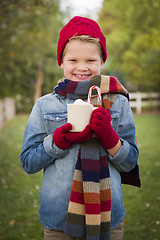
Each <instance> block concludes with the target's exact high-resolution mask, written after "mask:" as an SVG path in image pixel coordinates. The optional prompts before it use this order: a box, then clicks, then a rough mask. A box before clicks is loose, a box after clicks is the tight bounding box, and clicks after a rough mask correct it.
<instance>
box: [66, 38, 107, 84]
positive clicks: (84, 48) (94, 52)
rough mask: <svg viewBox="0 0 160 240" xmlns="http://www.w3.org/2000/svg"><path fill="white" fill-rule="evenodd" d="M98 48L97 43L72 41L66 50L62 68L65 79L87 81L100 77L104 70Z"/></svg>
mask: <svg viewBox="0 0 160 240" xmlns="http://www.w3.org/2000/svg"><path fill="white" fill-rule="evenodd" d="M98 50H99V49H98V46H97V44H95V43H90V42H82V41H80V40H72V41H70V42H69V43H68V44H67V45H66V48H65V50H64V57H63V60H62V64H61V68H62V69H63V71H64V77H65V78H67V79H70V80H72V81H86V80H89V79H91V78H92V77H93V76H94V75H99V74H100V70H102V68H103V60H102V59H101V57H100V53H99V51H98Z"/></svg>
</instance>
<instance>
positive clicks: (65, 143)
mask: <svg viewBox="0 0 160 240" xmlns="http://www.w3.org/2000/svg"><path fill="white" fill-rule="evenodd" d="M71 129H72V125H71V124H70V123H67V124H65V125H63V126H62V127H59V128H57V129H56V130H55V131H54V134H53V142H54V143H55V145H56V146H57V147H59V148H61V149H63V150H65V149H67V148H70V147H71V146H72V145H73V143H81V142H84V141H87V140H89V139H90V138H91V137H92V136H93V134H94V132H93V131H92V130H91V125H90V124H88V125H87V126H86V128H85V129H84V130H83V131H82V132H69V130H71Z"/></svg>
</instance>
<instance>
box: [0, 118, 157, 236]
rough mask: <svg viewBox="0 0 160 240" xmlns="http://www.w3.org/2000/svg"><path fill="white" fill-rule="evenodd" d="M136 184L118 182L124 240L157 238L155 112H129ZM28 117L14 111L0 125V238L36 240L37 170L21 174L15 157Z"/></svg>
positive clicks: (38, 233)
mask: <svg viewBox="0 0 160 240" xmlns="http://www.w3.org/2000/svg"><path fill="white" fill-rule="evenodd" d="M134 117H135V122H136V126H137V141H138V146H139V150H140V157H139V164H140V174H141V181H142V188H140V189H138V188H135V187H132V186H123V192H124V205H125V208H126V212H127V215H126V217H125V226H124V230H125V235H124V240H136V239H137V240H159V239H160V180H159V178H160V147H159V142H160V128H158V124H159V123H160V115H135V116H134ZM27 118H28V116H25V115H22V116H16V117H15V118H14V119H13V120H12V121H10V122H9V123H7V124H6V126H5V128H3V129H2V130H0V239H2V240H4V239H7V240H10V239H11V240H12V239H13V240H14V239H15V240H21V239H28V240H40V239H43V228H42V227H41V225H40V223H39V218H38V208H39V193H40V185H41V181H42V172H40V173H38V174H34V175H27V174H26V173H25V172H24V171H23V169H22V167H21V163H20V160H19V155H20V152H21V146H22V139H23V134H24V130H25V126H26V123H27Z"/></svg>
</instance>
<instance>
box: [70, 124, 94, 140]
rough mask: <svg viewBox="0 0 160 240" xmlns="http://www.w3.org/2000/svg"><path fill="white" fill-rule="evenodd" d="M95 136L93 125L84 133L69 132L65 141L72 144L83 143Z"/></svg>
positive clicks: (86, 128)
mask: <svg viewBox="0 0 160 240" xmlns="http://www.w3.org/2000/svg"><path fill="white" fill-rule="evenodd" d="M93 134H94V132H93V131H92V129H91V125H90V124H88V125H87V126H86V127H85V129H84V130H83V131H82V132H67V133H66V134H65V139H66V140H67V141H68V142H70V143H81V142H84V141H87V140H89V139H90V138H91V137H92V136H93Z"/></svg>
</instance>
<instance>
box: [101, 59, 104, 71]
mask: <svg viewBox="0 0 160 240" xmlns="http://www.w3.org/2000/svg"><path fill="white" fill-rule="evenodd" d="M103 66H104V62H103V60H102V61H101V67H100V70H102V69H103Z"/></svg>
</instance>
